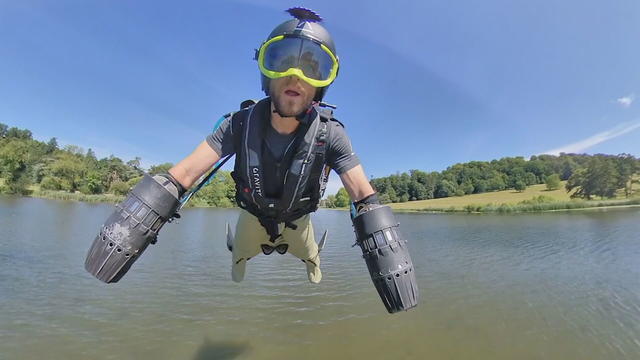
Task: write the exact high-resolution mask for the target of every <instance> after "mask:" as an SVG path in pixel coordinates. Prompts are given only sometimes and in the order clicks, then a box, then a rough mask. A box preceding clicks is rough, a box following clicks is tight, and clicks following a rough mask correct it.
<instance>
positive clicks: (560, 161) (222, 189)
mask: <svg viewBox="0 0 640 360" xmlns="http://www.w3.org/2000/svg"><path fill="white" fill-rule="evenodd" d="M172 166H173V164H171V163H164V164H159V165H154V166H151V167H150V168H149V169H148V173H149V174H151V175H154V174H158V173H163V172H167V171H168V170H169V169H170V168H171V167H172ZM639 171H640V160H639V159H637V158H635V157H634V156H632V155H629V154H619V155H603V154H597V155H586V154H560V155H559V156H553V155H538V156H532V157H531V158H530V159H529V160H525V159H524V158H523V157H505V158H502V159H499V160H492V161H471V162H467V163H460V164H455V165H453V166H450V167H448V168H447V169H446V170H444V171H442V172H437V171H432V172H425V171H422V170H410V171H409V172H408V173H406V172H403V173H398V174H394V175H390V176H386V177H380V178H375V179H372V180H371V184H372V185H373V187H374V188H375V189H376V191H378V195H379V198H380V200H381V201H382V202H384V203H390V202H405V201H410V200H428V199H436V198H443V197H450V196H461V195H466V194H478V193H483V192H489V191H500V190H506V189H514V190H516V191H522V190H524V189H525V188H526V187H527V186H530V185H534V184H545V183H546V184H547V188H548V189H550V190H554V189H557V188H558V187H559V186H560V181H566V185H565V188H566V190H567V191H572V192H573V193H572V196H573V197H580V198H585V199H592V198H593V197H601V198H611V197H614V196H615V195H616V193H617V192H619V191H622V192H623V193H624V195H625V196H627V197H629V196H631V195H632V194H633V191H632V185H633V183H634V182H636V180H635V179H634V174H636V173H638V172H639ZM143 174H144V170H143V169H142V168H141V167H140V158H134V159H132V160H129V161H126V162H125V161H123V160H121V159H120V158H117V157H115V156H113V155H112V156H109V157H106V158H102V159H98V158H97V157H96V155H95V153H94V152H93V151H92V150H91V149H88V150H86V151H85V150H84V149H82V148H80V147H78V146H74V145H67V146H64V147H62V148H60V146H59V145H58V142H57V140H56V138H51V139H50V140H49V141H47V142H42V141H38V140H35V139H33V136H32V133H31V131H29V130H26V129H19V128H16V127H9V126H7V125H6V124H2V123H0V193H9V194H28V193H29V192H30V191H31V189H32V188H33V186H34V185H36V186H37V187H38V188H39V189H41V190H57V191H66V192H72V193H73V192H80V193H83V194H116V195H124V194H126V193H127V192H128V191H129V190H130V189H131V188H132V187H133V186H134V185H135V184H136V183H137V182H138V181H139V180H140V179H141V178H142V176H143ZM234 196H235V186H234V183H233V179H232V178H231V176H230V174H229V172H227V171H220V172H219V173H218V174H217V175H216V177H215V178H214V179H213V180H212V181H211V183H210V184H209V185H207V186H205V187H204V188H203V189H202V190H201V191H200V192H198V194H196V195H195V196H194V197H193V199H192V200H191V202H192V204H193V205H199V206H220V207H231V206H234V204H235V200H234ZM349 203H350V199H349V195H348V194H347V192H346V191H345V190H344V188H343V189H340V190H339V191H338V193H336V194H335V195H329V196H328V197H327V199H325V200H324V201H323V205H324V206H326V207H346V206H348V205H349Z"/></svg>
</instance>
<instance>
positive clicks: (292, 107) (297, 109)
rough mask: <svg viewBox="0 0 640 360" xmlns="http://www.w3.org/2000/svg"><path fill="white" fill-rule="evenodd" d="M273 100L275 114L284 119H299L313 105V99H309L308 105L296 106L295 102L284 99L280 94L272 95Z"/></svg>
mask: <svg viewBox="0 0 640 360" xmlns="http://www.w3.org/2000/svg"><path fill="white" fill-rule="evenodd" d="M271 100H272V102H273V107H274V108H275V112H276V113H278V115H280V116H282V117H297V116H299V115H301V114H302V113H304V112H305V111H307V109H309V108H310V107H311V104H312V103H313V99H309V101H307V102H306V103H302V104H296V102H294V101H287V100H285V99H283V95H280V94H272V95H271Z"/></svg>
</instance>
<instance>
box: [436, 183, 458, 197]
mask: <svg viewBox="0 0 640 360" xmlns="http://www.w3.org/2000/svg"><path fill="white" fill-rule="evenodd" d="M456 190H457V186H456V184H455V182H453V181H450V180H446V179H442V180H440V182H439V183H438V185H437V186H436V194H435V195H436V198H443V197H449V196H454V195H455V194H456Z"/></svg>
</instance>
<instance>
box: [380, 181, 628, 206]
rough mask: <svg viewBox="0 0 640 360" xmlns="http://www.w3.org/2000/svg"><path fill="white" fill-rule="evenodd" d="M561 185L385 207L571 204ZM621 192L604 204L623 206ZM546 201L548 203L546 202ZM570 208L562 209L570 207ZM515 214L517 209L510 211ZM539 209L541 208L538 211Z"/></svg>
mask: <svg viewBox="0 0 640 360" xmlns="http://www.w3.org/2000/svg"><path fill="white" fill-rule="evenodd" d="M564 185H565V182H564V181H563V182H562V183H561V185H560V189H558V190H553V191H547V190H546V185H544V184H540V185H532V186H529V187H527V189H526V190H524V191H522V192H518V191H515V190H504V191H496V192H488V193H482V194H472V195H464V196H454V197H448V198H440V199H431V200H418V201H408V202H405V203H395V204H389V205H390V206H391V207H392V208H393V209H394V210H406V211H465V210H468V209H469V208H472V207H474V206H483V207H486V208H492V209H495V208H497V207H500V206H503V207H504V205H511V206H515V205H518V204H520V203H522V202H523V201H530V200H532V199H533V198H536V197H539V196H544V198H545V202H547V203H557V204H558V205H560V204H573V203H576V205H577V202H578V201H577V200H572V199H571V197H570V195H571V194H569V193H567V191H566V190H565V189H564ZM633 189H634V195H635V196H637V195H638V193H639V192H640V185H638V184H634V187H633ZM624 199H625V197H624V193H623V192H622V191H619V192H618V196H617V197H616V198H615V199H611V200H607V201H606V204H609V205H612V206H615V205H616V204H621V205H622V204H626V202H625V201H623V200H624ZM546 200H548V201H546ZM591 202H593V204H594V205H593V206H594V207H595V206H603V205H604V200H602V199H600V200H592V201H591ZM591 202H586V201H582V203H581V205H580V206H579V207H581V208H583V207H588V204H589V203H591ZM571 207H572V206H571V205H569V206H566V208H571ZM514 210H515V211H517V209H514ZM540 210H543V209H540Z"/></svg>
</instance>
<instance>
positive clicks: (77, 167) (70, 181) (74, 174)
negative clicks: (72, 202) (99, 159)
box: [49, 152, 88, 192]
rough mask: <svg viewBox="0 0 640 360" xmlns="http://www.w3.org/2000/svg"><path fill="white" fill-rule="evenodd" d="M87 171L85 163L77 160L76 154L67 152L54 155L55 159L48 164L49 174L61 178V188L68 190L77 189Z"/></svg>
mask: <svg viewBox="0 0 640 360" xmlns="http://www.w3.org/2000/svg"><path fill="white" fill-rule="evenodd" d="M87 171H88V168H87V167H86V165H85V164H84V163H83V162H81V161H78V158H77V156H75V155H72V154H70V153H68V152H61V153H59V154H58V155H57V156H56V160H55V161H54V162H53V163H52V164H51V165H49V172H50V174H51V175H52V176H55V177H57V178H59V179H60V180H61V187H62V189H63V190H67V191H70V192H74V191H76V190H78V189H79V187H80V186H81V185H82V183H83V181H85V176H86V175H87Z"/></svg>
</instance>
